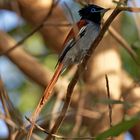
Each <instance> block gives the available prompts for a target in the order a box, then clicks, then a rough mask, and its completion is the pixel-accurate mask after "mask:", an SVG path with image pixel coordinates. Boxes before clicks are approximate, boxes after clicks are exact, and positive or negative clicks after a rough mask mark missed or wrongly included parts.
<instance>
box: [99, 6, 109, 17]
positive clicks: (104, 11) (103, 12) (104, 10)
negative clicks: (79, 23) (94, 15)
mask: <svg viewBox="0 0 140 140" xmlns="http://www.w3.org/2000/svg"><path fill="white" fill-rule="evenodd" d="M109 10H110V8H107V9H103V10H102V11H101V16H102V17H103V16H104V14H105V13H106V12H107V11H109Z"/></svg>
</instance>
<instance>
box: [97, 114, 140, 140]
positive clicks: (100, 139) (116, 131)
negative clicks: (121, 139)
mask: <svg viewBox="0 0 140 140" xmlns="http://www.w3.org/2000/svg"><path fill="white" fill-rule="evenodd" d="M139 121H140V116H139V115H138V116H136V117H134V118H131V119H130V120H125V121H123V122H121V123H119V124H117V125H115V126H113V127H112V128H110V129H108V130H106V131H104V132H103V133H101V134H99V135H98V136H97V137H96V140H104V139H106V138H108V137H114V136H118V135H120V134H121V133H123V132H126V131H128V130H129V129H130V128H132V127H133V126H134V125H135V124H136V123H138V122H139Z"/></svg>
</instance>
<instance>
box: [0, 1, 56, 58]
mask: <svg viewBox="0 0 140 140" xmlns="http://www.w3.org/2000/svg"><path fill="white" fill-rule="evenodd" d="M58 2H59V1H57V2H56V3H54V0H52V5H51V7H50V10H49V12H48V13H47V15H46V16H45V18H44V19H43V21H42V22H41V23H40V24H39V25H38V26H37V27H35V28H34V29H33V30H32V31H31V32H30V33H29V34H27V35H26V36H25V37H24V38H23V39H21V40H20V41H19V42H17V43H16V44H15V45H14V46H12V47H11V48H9V49H8V50H4V51H3V52H0V56H1V55H6V54H8V53H10V52H11V51H13V50H14V49H15V48H17V47H18V46H20V45H21V44H23V43H24V42H25V41H26V40H27V39H28V38H29V37H31V36H32V35H33V34H35V33H36V32H37V31H39V30H40V29H41V28H42V27H43V26H44V23H45V22H46V20H47V19H48V18H49V17H50V16H51V14H52V11H53V9H54V8H55V7H56V6H57V4H58Z"/></svg>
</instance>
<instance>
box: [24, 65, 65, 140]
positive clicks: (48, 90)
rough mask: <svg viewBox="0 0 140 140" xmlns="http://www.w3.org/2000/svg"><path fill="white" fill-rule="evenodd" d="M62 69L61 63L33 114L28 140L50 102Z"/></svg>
mask: <svg viewBox="0 0 140 140" xmlns="http://www.w3.org/2000/svg"><path fill="white" fill-rule="evenodd" d="M62 69H63V63H59V64H58V66H57V68H56V70H55V73H54V75H53V77H52V79H51V81H50V82H49V84H48V86H47V87H46V89H45V91H44V94H43V96H42V98H41V99H40V101H39V104H38V105H37V107H36V110H35V112H34V113H33V115H32V117H31V121H32V124H31V127H30V130H29V132H28V135H27V138H26V140H30V137H31V135H32V131H33V129H34V125H35V121H36V119H37V117H38V116H39V114H40V112H41V110H42V108H43V107H44V105H45V104H46V102H47V101H48V98H49V97H50V95H51V93H52V90H53V89H54V86H55V84H56V82H57V80H58V78H59V76H60V74H61V72H62Z"/></svg>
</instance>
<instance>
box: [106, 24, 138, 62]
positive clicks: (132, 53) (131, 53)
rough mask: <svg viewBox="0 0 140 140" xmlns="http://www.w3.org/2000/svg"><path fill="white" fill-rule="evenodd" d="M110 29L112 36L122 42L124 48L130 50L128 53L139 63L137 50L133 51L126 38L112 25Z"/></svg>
mask: <svg viewBox="0 0 140 140" xmlns="http://www.w3.org/2000/svg"><path fill="white" fill-rule="evenodd" d="M108 31H109V33H110V34H111V35H112V37H114V39H115V40H116V41H117V42H118V43H120V44H121V45H122V47H123V48H124V49H126V50H127V51H128V53H129V54H130V56H131V57H132V58H133V60H134V61H135V62H136V63H137V64H138V61H137V58H138V56H137V54H136V53H135V51H133V49H132V48H131V46H130V45H129V44H128V43H127V42H126V40H125V39H124V38H123V37H122V36H121V35H120V34H119V33H118V32H117V31H116V30H115V29H114V28H113V27H112V26H110V27H109V30H108Z"/></svg>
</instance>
